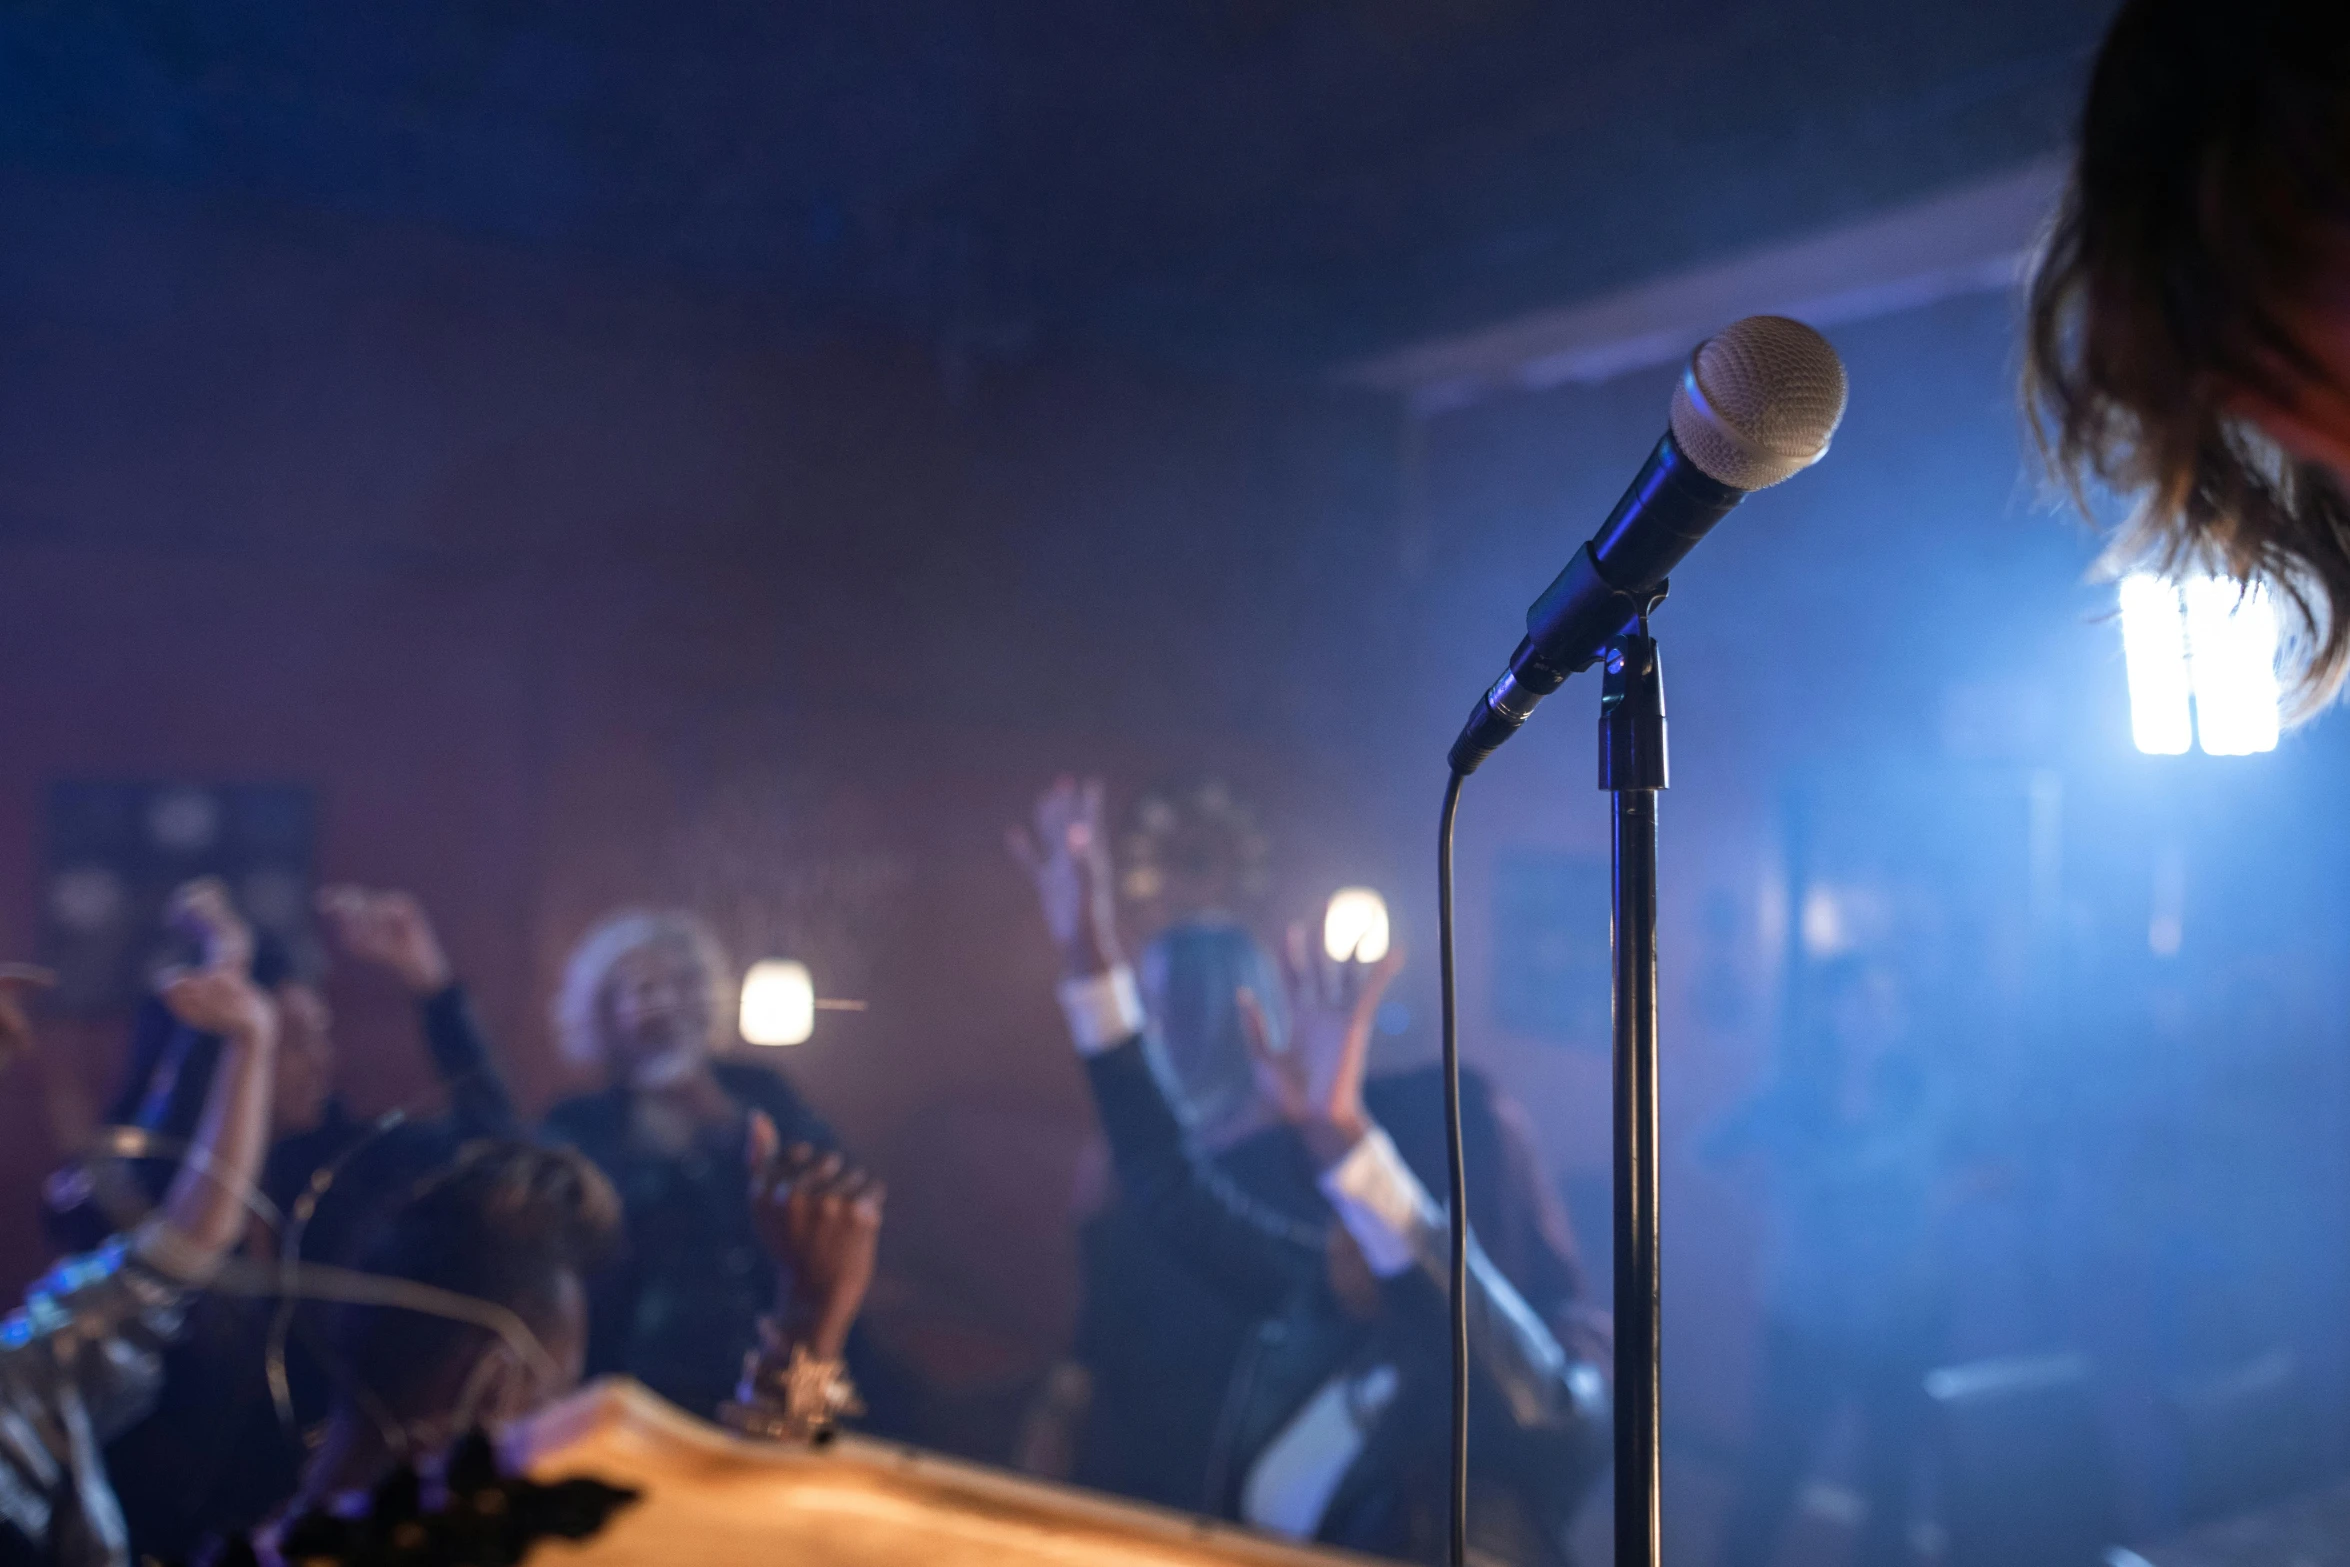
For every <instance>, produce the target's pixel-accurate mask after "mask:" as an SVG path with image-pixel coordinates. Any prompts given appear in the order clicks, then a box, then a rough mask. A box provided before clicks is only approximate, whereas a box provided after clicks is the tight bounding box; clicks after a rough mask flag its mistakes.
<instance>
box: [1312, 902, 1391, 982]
mask: <svg viewBox="0 0 2350 1567" xmlns="http://www.w3.org/2000/svg"><path fill="white" fill-rule="evenodd" d="M1387 941H1388V933H1387V900H1386V899H1385V898H1382V897H1380V896H1379V894H1377V893H1376V892H1373V891H1372V890H1371V889H1370V888H1368V887H1341V888H1339V889H1338V890H1337V891H1336V892H1334V893H1332V894H1330V906H1329V907H1328V908H1327V909H1325V910H1324V911H1323V913H1322V950H1323V951H1324V952H1326V953H1328V954H1329V955H1330V958H1331V960H1332V961H1333V962H1337V963H1344V962H1345V961H1347V960H1348V959H1349V958H1352V959H1353V960H1354V961H1356V962H1358V963H1376V962H1378V961H1379V960H1380V959H1381V958H1383V957H1385V956H1387Z"/></svg>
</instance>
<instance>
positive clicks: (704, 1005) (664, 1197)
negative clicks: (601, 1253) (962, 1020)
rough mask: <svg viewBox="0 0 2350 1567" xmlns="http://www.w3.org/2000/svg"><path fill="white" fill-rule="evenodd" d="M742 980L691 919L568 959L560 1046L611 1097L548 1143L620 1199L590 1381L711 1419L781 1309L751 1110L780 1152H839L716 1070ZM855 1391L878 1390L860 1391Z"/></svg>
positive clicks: (664, 914) (779, 1095)
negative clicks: (751, 1167) (763, 1220)
mask: <svg viewBox="0 0 2350 1567" xmlns="http://www.w3.org/2000/svg"><path fill="white" fill-rule="evenodd" d="M735 983H736V981H735V974H734V970H733V967H732V965H731V964H730V963H729V962H728V959H727V956H726V950H725V948H724V947H723V946H722V945H721V944H720V943H719V940H718V938H717V935H716V934H715V933H714V932H713V931H712V930H711V929H710V927H709V925H708V924H707V923H706V922H704V921H703V920H701V919H699V918H698V917H696V916H694V915H692V914H689V913H686V912H683V911H679V910H651V909H627V910H622V911H620V912H618V913H615V914H612V915H609V916H607V917H606V918H605V919H603V920H602V921H600V922H599V923H598V924H597V925H596V926H595V927H594V928H593V929H591V930H590V931H589V932H588V933H587V934H586V935H585V936H584V937H582V938H581V939H580V942H579V945H578V946H577V947H575V948H573V949H572V954H571V960H570V963H569V965H568V966H567V967H566V969H565V971H564V976H563V983H562V988H561V990H560V991H559V992H558V994H557V996H556V998H555V1036H556V1039H557V1042H558V1043H559V1044H560V1046H561V1048H562V1051H563V1054H564V1056H565V1057H566V1058H567V1059H568V1060H570V1061H571V1062H572V1063H573V1064H574V1065H577V1066H586V1067H594V1068H600V1069H601V1070H602V1072H603V1075H604V1082H605V1086H604V1087H603V1088H602V1089H601V1090H599V1091H597V1092H594V1093H589V1094H582V1095H580V1096H578V1097H576V1098H572V1099H567V1100H565V1101H564V1102H562V1103H561V1104H558V1105H556V1106H555V1108H554V1109H553V1110H551V1111H549V1112H548V1115H547V1119H546V1123H545V1131H546V1135H547V1136H548V1137H550V1138H551V1139H553V1140H556V1141H559V1142H564V1143H568V1144H570V1145H571V1146H573V1147H575V1148H577V1149H578V1150H579V1151H580V1152H581V1153H583V1154H585V1155H587V1157H588V1158H590V1159H592V1160H593V1161H595V1163H596V1164H597V1166H598V1167H599V1168H601V1169H602V1170H603V1172H604V1173H605V1174H606V1175H607V1176H609V1177H610V1178H611V1180H612V1184H613V1186H614V1187H615V1188H617V1189H618V1191H619V1193H620V1198H621V1202H622V1205H623V1207H624V1209H625V1211H626V1219H627V1240H626V1242H625V1243H624V1245H623V1246H622V1248H621V1250H620V1252H619V1254H618V1256H617V1257H616V1258H615V1259H614V1260H613V1261H612V1262H611V1263H610V1264H609V1265H608V1266H607V1267H605V1268H604V1269H602V1270H601V1271H600V1272H599V1273H598V1274H597V1275H596V1277H595V1278H594V1279H593V1280H592V1281H591V1282H590V1286H589V1308H590V1309H589V1324H590V1326H589V1338H588V1347H587V1364H586V1369H587V1372H588V1374H589V1375H591V1376H592V1375H601V1374H606V1373H625V1374H626V1375H629V1376H633V1377H635V1378H636V1379H637V1380H638V1381H640V1382H643V1383H644V1384H645V1385H646V1386H648V1387H650V1388H651V1389H652V1390H653V1391H654V1392H656V1393H659V1394H660V1395H661V1396H662V1397H664V1398H666V1399H668V1400H669V1401H670V1402H671V1403H674V1404H676V1405H678V1406H679V1407H681V1408H683V1409H686V1410H689V1411H691V1412H692V1413H694V1414H697V1415H700V1416H703V1417H704V1418H709V1417H712V1416H714V1415H715V1414H716V1412H717V1411H718V1409H719V1408H720V1406H721V1405H723V1404H724V1403H725V1402H726V1401H727V1400H728V1398H729V1397H730V1396H731V1395H732V1394H733V1392H734V1388H735V1380H736V1378H737V1377H738V1376H739V1375H740V1373H741V1371H742V1368H743V1363H744V1357H745V1356H746V1355H748V1354H750V1353H751V1352H752V1351H754V1350H756V1349H758V1348H759V1346H760V1342H761V1341H760V1336H759V1319H760V1317H761V1316H762V1314H764V1313H767V1312H769V1311H771V1310H773V1309H774V1308H775V1306H776V1302H777V1281H776V1278H775V1273H774V1270H773V1269H772V1268H771V1267H770V1266H769V1265H768V1263H767V1260H766V1254H765V1252H764V1251H763V1250H762V1249H761V1247H760V1243H759V1235H758V1230H757V1227H756V1225H755V1223H754V1217H753V1214H752V1210H751V1203H750V1200H749V1198H748V1196H747V1195H746V1193H745V1191H744V1186H743V1179H742V1169H743V1159H744V1154H745V1149H746V1148H747V1147H748V1145H749V1139H750V1137H751V1135H752V1132H751V1121H752V1116H753V1114H754V1113H759V1114H764V1115H765V1116H766V1117H767V1119H768V1120H769V1121H771V1122H772V1123H774V1127H775V1130H776V1133H777V1135H778V1137H779V1138H780V1140H781V1144H782V1146H783V1147H784V1148H785V1149H787V1150H789V1149H794V1148H798V1147H801V1146H805V1147H806V1148H807V1149H809V1150H811V1151H813V1152H817V1153H825V1152H831V1151H834V1150H836V1149H837V1146H838V1144H837V1140H836V1139H835V1138H834V1136H833V1134H832V1130H831V1128H829V1127H828V1126H826V1125H825V1124H824V1122H823V1121H822V1120H821V1119H819V1118H818V1117H817V1115H816V1114H815V1112H814V1111H812V1110H810V1109H809V1108H808V1106H807V1104H806V1102H805V1101H803V1100H802V1099H801V1098H800V1096H799V1094H798V1093H797V1092H796V1091H794V1089H793V1088H792V1085H791V1084H790V1083H789V1082H788V1081H786V1080H785V1079H784V1077H783V1076H782V1075H781V1074H780V1073H778V1072H775V1071H772V1070H770V1069H768V1068H766V1067H764V1066H756V1065H752V1064H749V1063H747V1062H740V1061H727V1060H722V1059H720V1058H719V1050H720V1046H721V1045H722V1043H723V1042H724V1040H725V1038H726V1036H727V1032H728V1027H729V1022H730V1019H731V1018H732V1015H733V1005H732V1003H733V1000H734V995H735ZM860 1380H866V1378H863V1377H861V1378H860Z"/></svg>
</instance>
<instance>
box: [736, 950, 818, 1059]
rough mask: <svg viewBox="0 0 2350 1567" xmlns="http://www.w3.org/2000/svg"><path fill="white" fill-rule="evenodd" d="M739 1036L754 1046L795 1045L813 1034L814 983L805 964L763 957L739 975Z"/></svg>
mask: <svg viewBox="0 0 2350 1567" xmlns="http://www.w3.org/2000/svg"><path fill="white" fill-rule="evenodd" d="M740 1021H741V1028H742V1036H743V1038H744V1039H746V1040H748V1041H750V1042H751V1043H752V1044H754V1045H797V1044H802V1043H805V1042H806V1040H807V1038H808V1036H809V1035H810V1034H813V1033H814V1032H815V1031H816V982H815V981H814V980H813V979H812V978H811V977H810V976H809V974H808V965H807V964H805V963H795V962H792V961H791V960H790V959H788V958H764V959H762V960H760V961H759V962H757V963H754V964H752V965H751V970H750V972H749V973H747V974H745V975H744V976H743V1004H742V1015H741V1020H740Z"/></svg>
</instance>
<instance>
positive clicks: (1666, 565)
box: [1447, 316, 1845, 776]
mask: <svg viewBox="0 0 2350 1567" xmlns="http://www.w3.org/2000/svg"><path fill="white" fill-rule="evenodd" d="M1844 394H1845V385H1844V363H1843V361H1842V360H1840V359H1838V358H1837V357H1836V350H1835V349H1833V348H1831V347H1829V346H1828V340H1827V339H1826V338H1824V337H1822V336H1820V334H1819V333H1817V332H1815V331H1813V330H1812V329H1811V328H1810V327H1808V326H1805V325H1804V324H1803V323H1802V322H1800V321H1790V320H1789V319H1787V317H1785V316H1748V317H1747V318H1746V319H1745V320H1743V321H1740V322H1738V323H1737V324H1735V325H1734V326H1731V327H1729V328H1727V329H1726V330H1724V331H1722V332H1721V333H1719V334H1717V335H1716V336H1713V337H1709V338H1707V339H1706V340H1705V341H1704V342H1703V343H1700V344H1699V345H1698V347H1697V352H1696V353H1694V354H1691V355H1690V356H1689V368H1688V370H1687V371H1685V372H1684V373H1683V374H1682V376H1681V384H1680V386H1679V387H1678V388H1676V389H1675V390H1674V392H1673V414H1672V422H1671V426H1670V428H1669V429H1668V430H1667V431H1666V432H1665V436H1664V438H1663V439H1662V440H1660V441H1658V442H1657V443H1656V450H1654V451H1652V452H1650V453H1649V454H1648V461H1647V462H1646V463H1645V464H1643V465H1642V466H1641V469H1640V473H1639V475H1638V476H1637V477H1636V478H1634V479H1633V481H1632V487H1631V488H1630V489H1628V490H1626V491H1625V492H1624V498H1623V499H1622V500H1619V501H1617V502H1616V509H1615V510H1614V511H1611V512H1609V513H1608V516H1607V521H1605V522H1603V523H1601V524H1600V525H1599V531H1598V532H1597V533H1594V534H1593V535H1592V536H1591V537H1590V539H1589V540H1588V541H1586V542H1585V544H1584V545H1583V547H1582V548H1581V549H1579V550H1577V551H1576V552H1575V556H1574V559H1572V560H1570V561H1569V562H1567V569H1566V570H1564V571H1562V572H1560V573H1559V574H1558V579H1557V580H1556V581H1554V582H1552V583H1551V585H1550V586H1549V587H1548V588H1546V589H1545V590H1544V591H1543V594H1542V597H1540V598H1538V599H1536V600H1535V601H1534V603H1533V605H1532V607H1530V608H1529V609H1528V610H1527V611H1526V637H1525V640H1524V641H1522V642H1520V643H1519V644H1518V650H1517V651H1516V652H1514V653H1512V654H1511V655H1510V665H1509V668H1508V669H1507V670H1506V671H1504V672H1503V674H1502V677H1501V678H1500V679H1499V680H1497V681H1495V682H1494V683H1493V685H1492V688H1491V689H1489V690H1488V691H1487V692H1486V693H1485V695H1484V696H1483V697H1482V698H1480V699H1479V700H1478V703H1477V707H1476V710H1475V711H1474V712H1472V713H1470V715H1469V721H1468V723H1467V724H1466V725H1464V726H1463V727H1462V729H1461V734H1460V738H1459V739H1457V740H1455V741H1454V742H1453V743H1452V750H1451V752H1450V753H1449V755H1448V757H1447V760H1448V761H1450V762H1451V764H1452V770H1453V771H1454V772H1456V773H1459V774H1462V775H1464V776H1465V775H1467V774H1469V773H1473V772H1475V771H1476V770H1477V769H1478V767H1479V766H1480V765H1481V764H1482V763H1483V762H1484V760H1485V759H1486V758H1487V757H1489V756H1491V755H1492V754H1493V753H1494V752H1495V751H1497V750H1499V749H1501V744H1502V742H1503V741H1505V740H1507V739H1508V738H1509V737H1510V736H1511V735H1514V734H1516V733H1517V732H1518V729H1519V727H1520V726H1521V725H1523V724H1524V723H1525V722H1526V717H1527V715H1528V714H1530V713H1532V712H1533V711H1534V705H1535V704H1536V703H1537V702H1540V701H1541V700H1542V699H1543V698H1544V697H1546V696H1548V695H1550V693H1551V692H1553V691H1556V690H1557V689H1558V688H1559V687H1560V686H1561V685H1563V684H1565V683H1566V679H1567V677H1568V676H1569V675H1573V674H1580V673H1581V672H1582V671H1584V670H1586V669H1589V668H1590V667H1591V666H1592V665H1593V664H1594V663H1596V662H1597V661H1598V659H1599V656H1600V654H1601V653H1603V652H1605V651H1606V648H1607V644H1608V642H1609V641H1610V640H1611V639H1612V638H1615V637H1618V636H1621V635H1623V634H1624V632H1625V631H1627V630H1628V629H1630V628H1631V627H1633V626H1636V625H1638V624H1639V622H1640V619H1641V617H1642V616H1643V615H1645V614H1646V613H1647V612H1648V611H1649V610H1650V609H1651V608H1653V607H1654V606H1655V604H1656V603H1657V601H1659V600H1660V599H1662V598H1663V597H1664V589H1665V575H1666V573H1668V572H1670V571H1671V570H1672V569H1673V568H1674V567H1675V566H1677V565H1679V564H1680V562H1681V557H1683V556H1684V555H1687V554H1688V553H1689V552H1690V550H1691V549H1693V548H1695V547H1696V544H1697V541H1698V540H1699V539H1702V538H1704V537H1705V535H1706V533H1707V531H1708V530H1710V529H1711V528H1712V527H1713V525H1714V524H1715V523H1717V522H1720V521H1721V520H1722V519H1723V518H1724V517H1725V516H1728V515H1729V512H1730V508H1731V507H1733V506H1735V505H1737V504H1738V503H1739V502H1740V501H1742V500H1744V499H1745V498H1746V497H1747V496H1748V495H1749V494H1751V493H1752V492H1753V491H1756V490H1761V489H1768V488H1769V487H1770V486H1772V485H1774V484H1777V483H1778V482H1779V481H1780V480H1782V479H1787V478H1792V477H1793V476H1794V475H1796V474H1798V473H1800V472H1802V471H1803V470H1804V469H1806V468H1808V467H1810V466H1811V465H1812V464H1813V463H1815V462H1818V461H1819V460H1820V459H1821V458H1822V457H1823V456H1825V455H1827V451H1828V440H1829V438H1830V437H1831V436H1833V435H1834V434H1835V433H1836V426H1837V424H1838V423H1839V422H1840V421H1841V420H1842V419H1843V418H1844Z"/></svg>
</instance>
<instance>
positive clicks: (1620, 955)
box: [1599, 584, 1666, 1567]
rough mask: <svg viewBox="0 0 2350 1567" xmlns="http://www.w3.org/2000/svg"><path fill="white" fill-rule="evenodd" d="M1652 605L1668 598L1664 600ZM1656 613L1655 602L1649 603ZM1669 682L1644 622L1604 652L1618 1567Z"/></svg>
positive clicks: (1644, 1290)
mask: <svg viewBox="0 0 2350 1567" xmlns="http://www.w3.org/2000/svg"><path fill="white" fill-rule="evenodd" d="M1657 597H1658V598H1659V599H1661V598H1662V597H1663V594H1662V591H1661V584H1660V591H1659V592H1658V595H1657ZM1651 607H1652V608H1653V607H1654V606H1653V603H1652V605H1651ZM1665 771H1666V769H1665V690H1664V672H1663V669H1662V668H1661V666H1660V665H1659V663H1658V660H1657V650H1656V643H1655V641H1654V640H1652V639H1651V638H1650V637H1649V635H1648V616H1647V614H1646V613H1645V612H1643V613H1642V614H1641V615H1640V617H1639V619H1638V620H1637V621H1635V622H1634V623H1633V625H1632V627H1631V628H1630V629H1628V630H1627V632H1626V633H1625V634H1624V635H1622V636H1620V637H1617V638H1616V639H1615V640H1614V641H1612V642H1610V643H1609V644H1608V651H1607V672H1606V680H1605V684H1604V685H1603V687H1602V689H1601V693H1600V718H1599V786H1600V787H1601V788H1602V789H1605V790H1608V791H1610V792H1611V793H1613V794H1614V795H1615V797H1616V798H1615V854H1614V861H1615V865H1614V870H1615V875H1614V883H1615V885H1614V894H1615V906H1614V912H1613V918H1612V923H1611V927H1610V928H1611V930H1612V931H1613V936H1614V949H1615V976H1614V1018H1615V1096H1614V1097H1615V1210H1616V1213H1615V1219H1616V1247H1615V1258H1616V1266H1615V1275H1616V1303H1615V1304H1616V1396H1615V1425H1616V1429H1615V1437H1616V1567H1658V1560H1659V1558H1658V1533H1659V1527H1660V1524H1661V1522H1662V1518H1663V1511H1662V1506H1661V1502H1660V1490H1661V1487H1662V1481H1663V1475H1662V1469H1661V1450H1660V1447H1659V1444H1658V1437H1657V1395H1658V1389H1659V1380H1658V1372H1657V1352H1658V1349H1659V1345H1660V1338H1661V1335H1660V1333H1659V1328H1660V1326H1661V1323H1660V1321H1659V1318H1658V1311H1657V1307H1658V1293H1657V1209H1656V1197H1657V1131H1656V796H1657V791H1658V790H1660V789H1662V788H1664V787H1665Z"/></svg>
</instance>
